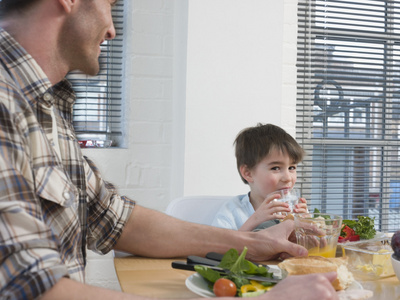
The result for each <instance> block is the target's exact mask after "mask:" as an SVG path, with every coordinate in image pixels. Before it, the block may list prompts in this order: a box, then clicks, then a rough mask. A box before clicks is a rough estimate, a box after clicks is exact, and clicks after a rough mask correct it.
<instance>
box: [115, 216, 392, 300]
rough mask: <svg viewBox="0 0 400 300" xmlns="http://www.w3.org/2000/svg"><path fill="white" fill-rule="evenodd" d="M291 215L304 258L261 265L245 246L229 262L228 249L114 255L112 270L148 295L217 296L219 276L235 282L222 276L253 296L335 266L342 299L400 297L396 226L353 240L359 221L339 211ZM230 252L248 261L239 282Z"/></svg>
mask: <svg viewBox="0 0 400 300" xmlns="http://www.w3.org/2000/svg"><path fill="white" fill-rule="evenodd" d="M293 217H294V223H295V233H296V238H297V242H298V243H299V244H300V245H302V246H304V247H305V248H307V250H308V251H309V253H310V255H309V256H308V257H306V258H293V259H286V260H284V261H283V262H282V261H278V260H276V261H266V262H263V263H262V264H259V263H253V262H249V261H247V260H246V259H245V254H246V249H243V251H242V252H241V253H240V254H239V253H237V250H235V249H231V250H229V251H228V252H232V251H233V252H234V254H233V255H232V253H229V255H228V257H229V260H230V262H229V263H228V264H227V263H226V261H224V256H225V255H227V254H228V252H227V253H213V252H210V253H208V254H207V255H206V257H198V256H188V257H186V258H182V259H151V258H142V257H135V256H128V257H123V258H118V257H116V258H115V259H114V262H115V269H116V273H117V276H118V279H119V282H120V285H121V289H122V290H123V291H124V292H128V293H132V294H138V295H143V296H150V297H162V298H195V297H198V296H200V297H216V296H219V295H218V293H219V291H218V288H217V289H215V288H214V285H216V284H217V282H218V279H229V280H230V281H234V282H235V284H236V285H235V288H232V287H231V286H229V285H228V284H226V282H223V281H222V280H220V282H223V283H220V284H219V285H224V289H226V290H230V291H231V293H232V292H233V291H235V294H234V295H235V296H236V297H251V296H256V295H259V294H261V293H265V292H266V293H268V290H269V289H271V288H273V287H274V285H275V284H277V283H278V282H279V281H280V280H282V279H283V278H285V277H286V276H292V275H296V274H307V273H310V272H311V273H318V272H329V271H332V270H334V271H337V273H338V275H339V276H338V278H339V279H340V280H341V281H342V283H341V285H339V286H340V288H335V289H337V293H338V296H339V299H341V300H362V299H371V300H379V299H382V300H383V299H384V300H386V299H400V281H399V280H400V231H399V232H396V233H395V234H393V233H392V234H387V233H380V232H374V234H373V238H371V239H359V240H354V238H349V237H352V236H354V235H356V234H355V233H356V231H355V232H352V231H351V230H353V229H352V228H355V229H356V230H358V229H357V226H358V225H357V226H356V225H355V224H354V223H353V224H352V223H346V222H343V220H342V218H341V217H340V216H337V215H332V214H322V213H319V212H313V213H306V214H298V215H296V214H294V216H293ZM366 221H368V220H363V221H362V222H366ZM360 223H361V222H360ZM346 226H347V227H348V228H346ZM361 227H362V226H361ZM364 227H365V226H364ZM349 228H350V229H351V230H349ZM343 229H345V232H343V231H342V230H343ZM364 229H365V228H364ZM364 229H363V230H364ZM340 236H342V239H339V237H340ZM344 239H346V240H344ZM339 241H340V242H339ZM235 251H236V253H235ZM232 257H234V258H235V259H236V260H241V262H245V263H246V264H247V263H249V264H251V266H250V269H252V271H251V272H250V273H251V274H245V273H244V272H243V270H239V273H240V274H241V275H240V276H242V277H243V276H244V277H245V278H244V281H243V282H241V283H237V282H236V281H235V279H234V278H232V275H233V276H235V272H238V270H237V269H235V267H233V269H231V268H232V266H234V265H235V264H237V265H239V264H238V263H236V261H232V260H233V259H232ZM225 260H226V259H225ZM315 260H318V261H316V262H315ZM290 264H291V265H290ZM313 265H315V266H314V267H313ZM343 270H345V271H343ZM208 273H211V274H212V275H211V277H210V275H209V274H208ZM243 274H245V275H243ZM343 274H344V275H343ZM215 276H217V277H215ZM340 277H341V278H340ZM343 278H344V279H343ZM339 279H338V280H339ZM241 280H242V279H241ZM143 287H147V288H145V289H144V288H143Z"/></svg>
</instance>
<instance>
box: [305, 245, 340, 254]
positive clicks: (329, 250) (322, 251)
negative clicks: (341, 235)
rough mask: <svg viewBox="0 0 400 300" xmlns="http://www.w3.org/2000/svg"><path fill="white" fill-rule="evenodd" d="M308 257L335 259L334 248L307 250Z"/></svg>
mask: <svg viewBox="0 0 400 300" xmlns="http://www.w3.org/2000/svg"><path fill="white" fill-rule="evenodd" d="M308 256H323V257H335V256H336V247H329V246H327V247H324V248H321V249H320V248H319V247H315V248H311V249H309V250H308Z"/></svg>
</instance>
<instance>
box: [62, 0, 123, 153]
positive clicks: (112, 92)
mask: <svg viewBox="0 0 400 300" xmlns="http://www.w3.org/2000/svg"><path fill="white" fill-rule="evenodd" d="M123 13H124V3H123V1H122V0H119V1H118V2H117V4H116V5H115V6H114V7H113V11H112V14H113V20H114V26H115V30H116V37H115V39H114V40H112V41H105V42H104V43H103V44H102V46H101V48H102V49H101V50H102V52H101V54H100V58H99V62H100V72H99V74H98V75H97V76H87V75H84V74H82V73H80V72H71V73H70V74H68V76H67V77H68V79H69V80H70V81H71V83H72V85H73V88H74V90H75V92H76V95H77V100H76V103H75V105H74V127H75V131H76V133H77V135H78V138H79V139H80V140H90V141H96V142H97V143H95V144H92V143H91V142H89V143H88V144H87V146H96V145H97V146H100V147H103V146H108V145H107V142H105V141H110V140H111V141H112V145H113V146H118V145H119V144H120V143H121V135H122V128H121V121H122V120H121V119H122V109H121V106H122V102H121V101H122V58H123V26H124V22H123Z"/></svg>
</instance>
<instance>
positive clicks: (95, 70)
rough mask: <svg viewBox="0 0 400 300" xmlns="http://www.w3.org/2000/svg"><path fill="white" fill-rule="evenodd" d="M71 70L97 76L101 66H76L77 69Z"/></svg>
mask: <svg viewBox="0 0 400 300" xmlns="http://www.w3.org/2000/svg"><path fill="white" fill-rule="evenodd" d="M71 71H79V72H82V73H83V74H85V75H88V76H96V75H98V74H99V72H100V67H99V65H97V66H96V67H85V68H76V69H75V70H71Z"/></svg>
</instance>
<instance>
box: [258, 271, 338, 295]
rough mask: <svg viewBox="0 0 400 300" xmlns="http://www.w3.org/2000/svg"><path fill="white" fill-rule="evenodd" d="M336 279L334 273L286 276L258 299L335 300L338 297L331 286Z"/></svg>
mask: <svg viewBox="0 0 400 300" xmlns="http://www.w3.org/2000/svg"><path fill="white" fill-rule="evenodd" d="M336 277H337V274H336V272H330V273H319V274H308V275H292V276H288V277H287V278H286V279H284V280H282V281H281V282H280V283H278V284H277V285H276V286H275V287H274V288H273V289H271V290H269V291H268V293H265V294H263V295H262V296H260V299H262V300H270V299H274V300H280V299H282V300H283V299H284V300H286V299H296V300H337V299H339V296H338V295H337V293H336V291H335V289H334V288H333V286H332V281H334V280H335V279H336Z"/></svg>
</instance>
